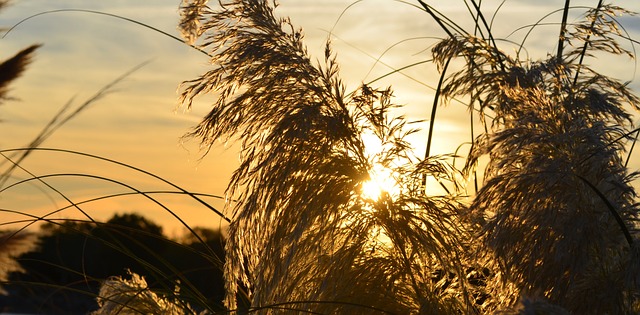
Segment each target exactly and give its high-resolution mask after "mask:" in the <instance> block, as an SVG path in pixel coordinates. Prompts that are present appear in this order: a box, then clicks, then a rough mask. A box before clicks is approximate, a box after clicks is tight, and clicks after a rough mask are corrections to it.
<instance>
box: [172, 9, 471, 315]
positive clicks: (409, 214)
mask: <svg viewBox="0 0 640 315" xmlns="http://www.w3.org/2000/svg"><path fill="white" fill-rule="evenodd" d="M183 7H184V8H185V10H186V11H187V12H186V13H185V14H183V17H184V20H183V21H182V23H181V25H182V26H183V31H184V32H185V35H184V36H185V38H186V39H187V40H190V41H193V40H194V39H195V38H197V37H198V36H200V37H201V42H202V46H201V47H202V48H203V49H205V50H207V51H209V52H210V53H211V54H212V55H213V59H212V64H213V69H212V70H210V71H209V72H207V73H205V74H204V75H202V76H201V77H200V78H198V79H195V80H192V81H188V82H185V88H184V89H183V90H182V100H183V102H184V103H185V104H187V105H188V106H190V105H191V103H192V100H193V98H194V97H196V96H197V95H201V94H204V93H208V92H213V93H214V94H215V96H216V101H215V102H214V104H213V109H212V110H211V112H210V113H209V114H208V115H207V116H206V117H205V118H204V120H203V121H202V122H201V123H200V124H199V125H198V126H197V127H196V128H195V129H194V130H193V132H192V134H191V135H192V136H195V137H198V138H200V139H202V141H203V145H204V146H205V148H208V147H209V146H211V145H213V144H214V142H215V141H218V140H222V141H227V140H230V139H231V140H235V139H237V140H239V141H241V143H242V150H241V164H240V166H239V168H238V169H237V170H236V171H235V173H234V175H233V178H232V181H231V183H230V185H229V189H228V193H229V194H237V200H238V202H237V203H236V204H235V205H234V208H233V211H234V213H233V221H232V223H231V226H230V229H229V239H228V242H227V245H226V259H227V260H226V266H225V277H226V287H227V291H228V292H227V299H226V304H227V307H229V309H230V310H234V309H235V308H236V298H237V297H238V296H241V297H242V298H246V299H248V300H249V303H250V305H251V308H252V309H253V310H255V311H262V312H264V313H273V312H276V310H280V311H291V312H319V313H323V314H325V313H327V314H328V313H343V314H346V313H349V314H356V313H362V314H371V313H376V312H381V313H396V314H409V313H418V312H431V311H436V310H439V311H441V312H445V313H451V312H456V311H463V312H465V311H468V309H469V308H470V307H471V306H470V304H471V302H469V301H468V299H466V296H465V294H466V293H465V292H466V289H465V287H466V284H465V283H464V281H463V280H461V279H464V277H463V272H462V270H461V269H462V268H461V267H460V266H461V260H462V254H461V252H462V249H463V248H462V245H461V239H466V237H465V236H464V235H465V232H466V231H465V229H464V226H463V225H462V224H461V222H459V221H458V219H457V215H458V212H459V211H460V208H461V206H460V204H459V203H458V202H457V200H456V197H455V196H443V197H427V196H426V194H425V188H424V186H423V185H422V182H423V178H424V177H425V176H433V177H436V178H438V179H439V180H441V181H447V182H449V183H452V184H453V185H454V186H455V177H454V175H455V172H453V170H452V169H451V168H449V167H448V166H447V164H446V163H444V162H443V159H439V158H436V157H431V158H428V159H426V160H423V161H420V160H418V159H416V158H415V157H413V156H412V155H411V150H410V148H409V145H408V143H407V142H406V141H405V140H404V137H405V136H406V135H407V134H408V133H411V132H413V131H411V130H409V131H407V130H406V128H405V125H404V120H403V119H402V118H396V119H391V118H389V117H388V114H387V111H388V109H389V108H390V107H393V106H394V105H393V104H392V103H391V97H392V95H391V91H390V90H375V89H372V88H370V87H367V86H363V87H362V88H361V89H359V90H358V91H357V92H356V93H354V94H352V95H346V94H345V88H344V87H343V85H342V84H341V82H340V80H339V79H338V67H337V65H336V63H335V60H334V59H333V55H332V52H331V50H330V48H329V45H327V49H326V53H325V61H326V63H325V64H324V65H315V64H313V63H312V62H311V61H310V59H309V57H308V55H307V53H306V51H305V48H304V46H303V44H302V42H301V39H302V33H301V32H300V31H299V30H296V29H295V28H294V27H293V26H292V25H291V24H290V22H289V21H288V20H287V19H276V18H275V17H274V15H273V6H272V5H271V4H270V3H268V2H267V1H254V0H252V1H223V3H222V4H221V7H220V8H218V9H216V10H212V9H210V8H208V7H206V6H205V5H204V4H202V3H201V2H191V1H185V3H184V4H183ZM193 12H197V13H198V14H192V13H193ZM198 26H199V27H198ZM364 135H370V136H373V137H375V138H377V139H378V141H379V142H380V144H381V147H383V148H384V150H383V151H382V152H377V153H373V154H370V153H368V152H367V150H366V149H365V147H364V144H363V136H364ZM376 167H382V168H385V169H388V170H390V171H389V172H390V174H391V175H390V176H392V177H393V178H394V179H395V182H396V183H398V187H397V189H393V190H392V191H387V192H386V193H384V192H383V193H382V195H381V196H380V197H378V198H367V197H365V196H364V195H363V193H362V190H363V183H365V182H366V181H367V180H369V178H370V174H371V173H372V171H373V170H374V168H376Z"/></svg>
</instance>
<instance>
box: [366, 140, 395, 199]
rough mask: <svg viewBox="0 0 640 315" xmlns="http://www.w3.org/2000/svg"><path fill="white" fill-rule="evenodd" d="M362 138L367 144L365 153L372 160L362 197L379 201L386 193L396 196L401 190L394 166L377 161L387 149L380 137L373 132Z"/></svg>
mask: <svg viewBox="0 0 640 315" xmlns="http://www.w3.org/2000/svg"><path fill="white" fill-rule="evenodd" d="M362 140H363V143H364V145H365V153H366V155H367V156H368V158H369V160H370V161H371V165H372V166H371V169H370V170H369V178H368V179H367V180H366V181H365V182H363V183H362V187H361V189H362V191H361V194H362V197H363V198H364V199H369V200H373V201H377V200H378V199H380V197H381V196H382V195H384V194H385V193H387V194H389V195H391V196H394V195H397V194H398V192H399V188H398V182H397V180H398V179H397V176H395V175H396V174H394V171H393V169H392V168H390V167H387V166H385V165H382V164H381V163H378V162H376V160H377V159H376V157H379V156H380V155H381V154H382V153H383V152H384V150H385V148H384V145H383V144H382V143H381V141H380V139H379V138H378V137H376V136H375V135H372V134H363V135H362Z"/></svg>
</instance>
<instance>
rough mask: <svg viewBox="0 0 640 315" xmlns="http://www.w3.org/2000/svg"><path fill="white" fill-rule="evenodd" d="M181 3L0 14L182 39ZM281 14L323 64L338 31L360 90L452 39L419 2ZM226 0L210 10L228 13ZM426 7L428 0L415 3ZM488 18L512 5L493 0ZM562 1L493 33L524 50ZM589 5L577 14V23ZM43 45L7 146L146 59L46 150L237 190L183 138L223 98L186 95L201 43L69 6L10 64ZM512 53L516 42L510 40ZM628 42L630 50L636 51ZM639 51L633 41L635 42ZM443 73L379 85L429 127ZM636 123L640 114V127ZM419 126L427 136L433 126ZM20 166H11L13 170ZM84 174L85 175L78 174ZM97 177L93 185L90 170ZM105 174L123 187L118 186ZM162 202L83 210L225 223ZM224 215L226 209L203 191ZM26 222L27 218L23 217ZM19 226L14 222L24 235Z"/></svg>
mask: <svg viewBox="0 0 640 315" xmlns="http://www.w3.org/2000/svg"><path fill="white" fill-rule="evenodd" d="M179 2H180V1H176V0H144V1H142V0H141V1H126V0H118V1H116V0H110V1H82V0H57V1H50V0H23V1H20V0H15V1H14V3H13V5H12V6H10V7H9V8H7V9H5V10H4V11H3V12H0V25H1V26H4V27H10V26H12V25H14V24H15V23H17V22H18V21H20V20H21V19H24V18H26V17H28V16H30V15H33V14H37V13H41V12H45V11H49V10H58V9H65V8H69V9H87V10H97V11H101V12H107V13H112V14H117V15H121V16H123V17H127V18H130V19H133V20H136V21H139V22H142V23H145V24H148V25H150V26H153V27H155V28H158V29H160V30H162V31H164V32H167V33H170V34H174V35H176V36H177V35H178V32H177V30H176V25H177V23H178V20H179V15H178V5H179ZM279 2H280V6H279V7H278V9H277V11H276V12H277V14H278V15H281V16H290V17H291V20H292V22H293V23H294V24H295V25H297V26H299V27H302V28H303V29H304V33H305V39H306V42H307V46H308V48H309V52H310V54H311V55H312V56H313V59H316V58H317V59H321V58H322V52H323V45H324V42H325V40H326V39H327V37H328V36H329V31H331V32H332V33H331V34H332V43H333V46H334V50H335V52H337V54H338V61H339V62H340V63H341V69H342V72H341V76H342V78H343V79H344V81H345V83H346V85H347V87H348V90H353V89H355V88H357V87H358V85H359V84H361V83H362V82H369V81H371V80H374V79H376V78H377V77H379V76H382V75H384V74H387V73H389V72H390V71H391V69H392V68H399V67H403V66H406V65H409V64H412V63H415V62H418V61H423V60H427V59H429V58H430V56H429V51H430V48H431V45H432V44H433V43H434V42H435V40H434V39H433V38H438V37H443V36H444V35H443V33H442V31H441V30H440V29H439V28H438V26H437V25H436V24H435V23H434V22H433V21H432V19H431V18H430V17H429V16H428V15H426V14H425V13H424V12H422V11H420V10H418V9H417V8H416V7H414V6H411V5H409V4H408V3H414V2H413V1H407V3H403V2H400V1H391V0H365V1H354V0H348V1H347V0H323V1H317V0H281V1H279ZM426 2H428V3H431V4H432V5H433V6H434V7H436V8H438V9H439V10H441V11H442V12H443V13H445V14H446V15H447V16H449V17H451V18H452V19H454V20H456V21H457V22H459V23H460V25H461V26H463V27H467V28H468V29H471V28H470V25H473V21H472V19H471V18H470V16H469V13H468V12H467V9H466V7H465V6H464V5H463V3H464V2H463V1H462V0H452V1H444V0H438V1H426ZM215 3H216V2H215V1H213V2H212V3H211V5H212V6H213V5H215ZM415 3H416V4H417V1H416V2H415ZM482 3H483V6H484V8H485V9H486V12H488V13H487V16H492V12H493V11H495V9H496V8H497V7H498V6H499V5H500V3H501V1H495V0H485V1H482ZM596 3H597V1H595V0H593V1H572V4H573V5H575V6H576V7H579V6H584V5H589V6H593V5H595V4H596ZM563 4H564V1H560V0H553V1H552V0H539V1H529V0H519V1H515V0H507V1H506V2H505V4H504V5H503V6H502V7H501V8H500V11H499V12H498V13H497V14H496V16H495V19H494V21H493V25H494V30H495V32H494V35H495V36H496V37H498V38H508V39H510V40H513V41H515V42H519V41H521V40H522V38H523V36H524V34H525V33H526V29H524V30H519V31H517V32H515V33H514V34H511V33H512V31H514V30H517V29H518V27H520V26H527V25H529V24H532V23H536V22H537V21H538V20H539V19H541V18H543V17H544V16H545V15H546V14H548V13H552V12H554V10H556V9H560V8H561V7H562V5H563ZM620 5H622V6H626V8H628V9H631V10H634V11H640V2H638V1H620ZM583 12H584V10H581V9H578V8H577V9H576V10H575V15H574V16H571V17H570V21H572V20H573V21H575V20H576V18H578V17H579V14H581V13H583ZM560 20H561V13H560V12H556V13H554V14H552V15H550V16H549V17H548V18H547V19H546V20H544V22H550V23H552V25H546V26H540V27H538V28H537V29H536V30H535V31H534V32H533V33H532V35H531V36H530V37H529V38H528V39H527V43H526V45H525V46H526V47H527V49H528V50H527V53H528V54H529V55H530V56H531V58H533V59H539V58H544V57H546V55H547V52H553V51H554V50H553V49H554V47H555V45H556V42H557V36H558V34H557V33H558V25H557V23H559V21H560ZM621 21H622V22H623V24H624V26H625V27H626V29H627V31H629V33H630V34H631V36H632V37H633V38H636V39H640V17H627V18H622V19H621ZM33 43H41V44H43V47H41V48H40V49H39V50H38V51H37V55H36V59H35V62H34V63H33V64H32V65H31V66H30V67H29V69H28V70H27V72H26V73H25V75H24V76H23V77H22V78H21V79H20V80H19V81H18V82H17V83H16V84H14V85H13V89H12V91H11V96H13V97H16V98H18V99H19V100H17V101H10V102H5V103H4V104H3V106H2V107H0V119H1V120H2V122H1V123H0V134H2V135H3V136H2V138H1V139H0V148H2V149H3V150H7V149H14V148H21V147H24V146H26V145H27V144H28V143H29V142H30V141H32V140H33V139H34V137H35V136H36V135H37V134H38V133H39V132H40V131H41V130H42V128H44V126H45V125H46V124H47V122H48V121H49V120H50V119H51V118H52V117H53V116H54V115H55V114H56V113H57V112H58V111H59V110H60V109H61V108H62V107H63V106H64V105H65V104H67V103H69V102H72V104H73V106H76V107H77V106H79V105H81V104H82V103H83V102H85V101H86V100H87V99H89V98H91V97H92V96H93V95H94V94H95V93H96V92H97V91H99V90H100V89H101V88H103V87H104V86H105V85H107V84H109V83H110V82H111V81H113V80H114V79H115V78H117V77H119V76H121V75H122V74H124V73H126V72H127V71H128V70H130V69H131V68H133V67H135V66H136V65H139V64H140V63H143V62H149V63H148V64H147V65H146V66H144V67H143V68H141V69H140V70H138V71H136V72H135V73H133V74H132V75H130V76H128V77H127V78H126V79H124V80H123V81H122V82H120V83H118V84H117V86H116V87H115V88H114V89H113V90H111V91H110V92H109V93H108V94H107V95H105V96H104V97H102V98H101V99H100V100H98V101H96V102H94V103H92V105H91V106H90V107H89V108H88V109H87V110H85V111H83V112H82V113H81V114H80V115H78V116H77V117H75V118H74V119H73V120H71V121H69V122H68V123H67V124H66V125H64V126H63V127H62V128H61V129H59V130H57V131H56V132H55V133H54V134H53V135H52V136H51V137H50V138H49V139H47V141H46V142H45V143H44V144H43V145H42V147H47V148H58V149H68V150H75V151H82V152H86V153H90V154H95V155H99V156H102V157H106V158H110V159H114V160H117V161H120V162H123V163H126V164H129V165H132V166H135V167H138V168H141V169H144V170H146V171H149V172H151V173H153V174H156V175H158V176H160V177H163V178H164V179H166V180H168V181H170V182H172V183H174V184H176V185H178V186H181V187H182V188H184V189H186V190H188V191H191V192H197V193H204V194H212V195H217V196H224V191H225V187H226V184H227V181H228V179H229V176H230V174H231V172H232V171H233V169H234V167H235V165H236V164H237V150H236V149H234V148H233V147H229V148H224V147H223V146H222V145H221V146H219V147H216V148H213V149H212V150H211V151H210V153H209V154H208V155H206V156H204V157H202V152H201V151H199V148H198V143H197V141H187V142H184V141H182V140H181V139H180V138H181V136H182V135H183V134H184V133H185V132H187V131H188V130H189V128H190V127H191V126H194V125H195V124H196V123H197V122H198V120H199V119H200V117H202V116H203V115H204V114H205V113H206V112H207V110H208V104H207V103H208V102H209V103H210V102H211V101H212V99H213V98H212V96H210V97H202V98H200V99H199V102H197V103H196V104H195V106H194V108H193V109H192V110H191V111H186V110H185V109H184V108H181V107H179V106H178V103H177V93H176V89H177V87H178V85H179V84H180V82H182V81H184V80H188V79H192V78H195V77H196V76H197V75H198V74H200V73H203V72H205V71H206V70H207V69H208V64H207V58H206V57H205V56H203V55H202V54H200V53H199V52H197V51H194V50H193V49H190V48H189V47H187V46H185V45H183V44H181V43H179V42H177V41H175V40H173V39H171V38H168V37H167V36H165V35H162V34H159V33H158V32H154V31H152V30H149V29H147V28H144V27H141V26H139V25H136V24H133V23H129V22H125V21H122V20H118V19H114V18H111V17H107V16H101V15H95V14H89V13H80V12H59V13H51V14H46V15H41V16H38V17H35V18H33V19H30V20H28V21H26V22H24V23H22V24H20V25H19V26H18V27H16V28H15V29H13V30H12V31H11V32H10V33H9V34H8V35H7V36H6V37H5V38H4V39H2V40H1V41H0V49H1V50H0V51H1V53H2V54H1V55H0V57H2V58H7V57H9V56H11V55H12V54H13V53H15V52H17V51H18V50H19V49H21V48H23V47H26V46H28V45H31V44H33ZM502 44H503V45H504V46H502V47H503V49H504V50H506V51H512V50H514V49H515V48H514V47H515V46H514V45H513V44H510V43H508V42H506V41H505V42H502ZM627 46H628V45H627ZM628 47H629V48H630V46H628ZM591 62H592V63H593V65H595V66H596V67H600V68H598V69H601V70H603V71H605V72H606V73H607V74H611V75H613V76H614V77H616V78H618V79H620V80H622V81H631V82H632V83H631V85H632V87H634V89H635V90H636V91H638V89H639V88H640V85H639V84H638V82H639V81H638V80H636V73H635V72H636V68H637V65H636V63H635V61H633V60H629V59H626V58H624V57H619V58H616V59H612V60H609V59H600V60H592V61H591ZM437 75H438V74H437V72H436V71H435V67H433V65H431V64H426V65H422V66H416V67H413V68H410V69H408V70H406V71H403V73H399V74H395V75H392V76H389V77H387V78H385V79H384V80H381V81H377V82H375V83H374V84H373V85H374V86H379V87H387V86H388V85H392V86H393V88H394V90H395V91H396V92H395V95H396V96H397V98H396V102H397V103H399V104H406V106H405V107H403V108H402V113H403V114H406V115H407V117H408V118H409V119H410V120H418V119H426V118H427V117H428V115H429V113H430V108H431V103H432V98H433V93H432V92H433V91H432V90H431V89H430V88H429V86H431V87H433V86H436V85H437V79H438V76H437ZM466 113H467V110H466V108H465V107H464V106H462V105H460V104H452V105H450V106H448V107H440V108H439V109H438V118H437V123H436V131H435V133H434V141H435V142H434V146H435V147H434V151H435V152H434V153H451V152H453V151H454V150H455V149H456V147H457V146H458V145H459V144H461V143H462V142H464V141H468V140H469V138H470V136H469V126H468V125H469V123H468V121H467V120H468V115H467V114H466ZM636 120H637V119H636ZM419 127H422V128H424V129H426V127H427V125H426V123H423V124H422V125H420V126H419ZM420 139H426V132H424V131H423V132H420V133H418V134H417V136H416V142H415V143H416V150H417V151H418V152H422V151H423V150H424V141H421V140H420ZM22 165H23V166H24V167H25V168H26V169H27V170H28V171H30V172H32V173H34V174H37V175H47V174H67V175H64V176H61V175H60V176H59V175H56V176H52V177H47V178H46V179H44V180H45V181H47V183H48V184H50V185H51V186H53V187H55V188H57V189H59V190H60V191H61V192H63V194H64V195H65V196H66V197H67V198H69V199H70V200H72V201H74V202H76V203H77V202H81V201H83V200H88V199H91V198H95V197H100V196H105V195H107V194H118V193H123V192H128V191H131V188H127V187H125V186H124V185H123V184H126V185H129V186H131V187H134V188H135V189H139V190H148V191H162V190H169V189H170V188H171V187H170V186H168V185H167V184H165V183H163V182H161V181H159V180H158V179H155V178H152V177H150V176H148V175H145V174H142V173H140V172H138V171H132V170H130V169H127V168H125V167H123V166H120V165H116V164H113V163H108V162H104V161H99V160H96V159H93V158H88V157H81V156H76V155H72V154H69V153H60V152H51V151H42V152H35V153H33V154H32V155H31V156H29V157H28V158H27V159H26V160H25V161H24V162H23V164H22ZM7 166H8V163H5V164H3V166H2V167H3V168H6V167H7ZM631 167H632V168H633V169H638V167H640V154H635V155H634V158H633V159H632V164H631ZM71 174H76V175H71ZM77 174H85V175H86V174H90V175H93V176H94V177H93V178H88V177H86V176H84V177H82V176H77ZM98 176H101V177H104V178H109V179H114V180H117V181H119V182H120V183H119V184H118V183H112V182H107V181H106V180H105V179H101V178H98ZM29 177H30V175H29V174H27V173H25V172H24V171H20V170H18V171H15V172H14V178H12V179H11V180H10V181H8V182H7V183H8V184H11V183H12V182H16V181H19V180H21V179H26V178H29ZM153 197H154V198H157V199H158V200H157V201H158V202H156V201H153V200H151V199H148V198H144V197H143V196H140V195H137V196H127V197H124V196H121V197H114V198H109V199H105V200H102V201H95V202H88V203H85V204H82V206H81V209H82V210H83V211H85V212H86V213H88V214H89V216H91V217H92V218H93V219H96V220H104V219H107V218H109V217H110V216H111V215H112V214H113V212H120V213H122V212H130V211H136V212H139V213H140V214H142V215H144V216H147V217H149V218H150V219H152V220H154V221H155V222H158V223H161V224H163V225H164V226H165V231H166V232H167V233H169V234H171V233H177V232H179V231H180V229H181V228H180V225H181V223H180V222H179V221H178V220H176V219H175V218H174V217H173V216H172V215H171V214H170V213H168V212H167V210H166V209H163V208H162V207H161V206H160V205H159V204H163V205H165V206H167V207H168V208H169V209H171V210H172V211H174V212H175V213H176V214H177V215H178V216H179V217H180V218H182V219H184V220H185V221H186V223H187V224H189V225H191V226H208V227H215V226H219V225H220V224H221V221H220V219H219V218H218V217H217V216H216V215H215V214H213V213H212V212H211V211H210V210H208V209H206V208H205V207H203V206H202V205H199V204H198V203H197V202H194V201H193V200H192V199H191V198H189V197H186V196H184V195H176V194H171V195H169V194H154V195H153ZM203 198H204V200H206V201H207V202H210V203H211V205H213V206H214V207H216V208H218V209H220V210H222V209H223V208H224V202H223V201H222V200H218V199H215V198H208V197H203ZM68 204H69V203H68V201H66V200H65V199H64V198H63V197H61V196H60V195H58V194H57V193H56V192H53V191H52V190H51V189H50V188H49V187H46V186H44V185H43V184H42V183H38V182H36V181H30V182H27V183H24V184H20V185H18V186H15V187H10V188H5V190H3V191H2V192H0V208H1V209H3V210H5V211H7V210H10V211H18V212H20V213H23V214H18V215H9V214H7V213H6V212H5V214H0V218H5V219H0V222H11V221H13V220H25V219H29V218H28V217H27V216H25V215H24V214H29V215H35V216H39V215H44V214H46V213H49V212H52V211H55V210H56V209H61V208H64V207H65V206H67V205H68ZM68 217H75V218H85V219H86V217H83V216H82V215H81V214H80V211H79V209H75V208H68V209H64V210H62V211H60V212H59V213H57V214H54V215H52V216H50V218H52V219H57V218H68ZM22 224H23V225H24V223H22ZM15 226H16V225H13V227H15ZM18 226H19V225H18Z"/></svg>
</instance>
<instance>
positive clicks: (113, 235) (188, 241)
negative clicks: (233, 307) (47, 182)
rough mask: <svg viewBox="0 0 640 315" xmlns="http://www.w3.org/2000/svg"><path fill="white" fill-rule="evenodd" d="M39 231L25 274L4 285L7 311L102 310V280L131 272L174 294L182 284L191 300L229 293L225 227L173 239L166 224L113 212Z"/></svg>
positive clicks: (1, 306)
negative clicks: (225, 273)
mask: <svg viewBox="0 0 640 315" xmlns="http://www.w3.org/2000/svg"><path fill="white" fill-rule="evenodd" d="M40 229H41V230H40V232H41V237H40V244H39V246H38V249H37V250H36V251H33V252H30V253H26V254H24V255H22V256H21V257H20V258H19V262H20V264H21V266H22V267H23V269H24V272H23V273H13V274H11V275H10V277H9V281H8V283H7V284H6V285H5V286H4V288H5V289H6V291H7V292H8V295H4V296H0V310H2V311H9V312H29V313H39V314H40V313H46V314H86V313H87V312H89V311H92V310H94V309H96V308H97V304H96V301H95V296H96V294H97V293H98V289H99V287H100V284H101V283H102V281H103V280H104V279H108V278H109V277H113V276H123V277H126V276H127V274H128V272H129V271H131V272H134V273H137V274H139V275H141V276H144V277H145V278H146V281H147V283H148V284H149V286H150V288H151V289H152V290H155V291H158V292H175V291H176V287H175V286H176V283H178V286H179V292H180V297H181V298H183V299H185V300H187V301H188V300H190V299H199V300H202V299H205V300H207V301H208V303H207V304H208V305H220V304H221V301H222V299H223V297H224V286H223V282H222V271H221V266H222V264H223V261H222V259H223V257H224V255H223V253H224V251H223V248H224V244H223V238H222V234H221V232H220V231H217V230H211V229H206V228H194V229H193V231H189V232H187V233H186V235H184V236H182V237H181V239H180V240H170V239H169V238H168V237H166V236H165V235H164V234H163V231H162V227H161V226H159V225H157V224H155V223H154V222H152V221H150V220H148V219H146V218H144V217H143V216H141V215H138V214H123V215H115V216H113V217H112V218H111V219H110V220H108V221H107V222H106V223H94V222H86V221H72V220H68V221H64V222H62V223H55V224H54V223H46V224H44V225H42V226H41V228H40ZM194 232H195V233H196V234H197V235H198V236H196V235H194V234H193V233H194ZM196 304H197V303H196Z"/></svg>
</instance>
